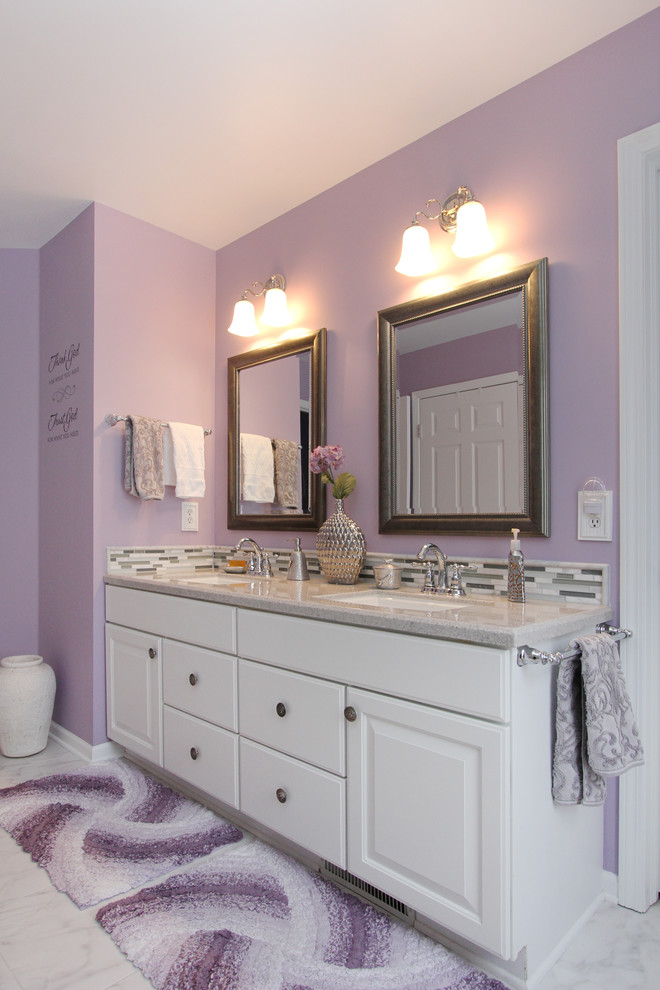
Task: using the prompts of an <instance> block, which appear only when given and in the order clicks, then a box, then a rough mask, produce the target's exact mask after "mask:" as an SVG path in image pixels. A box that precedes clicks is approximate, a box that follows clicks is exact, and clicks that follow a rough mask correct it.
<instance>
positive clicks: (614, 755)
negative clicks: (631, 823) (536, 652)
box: [552, 633, 644, 805]
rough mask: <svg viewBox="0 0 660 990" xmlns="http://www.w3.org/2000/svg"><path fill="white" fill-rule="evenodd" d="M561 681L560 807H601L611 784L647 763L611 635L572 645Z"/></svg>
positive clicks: (555, 775) (556, 769)
mask: <svg viewBox="0 0 660 990" xmlns="http://www.w3.org/2000/svg"><path fill="white" fill-rule="evenodd" d="M571 647H576V648H577V649H579V650H580V656H578V657H576V658H575V659H568V660H563V661H562V663H561V664H560V666H559V673H558V677H557V714H556V728H557V738H556V742H555V752H554V761H553V767H552V796H553V798H554V801H555V803H556V804H588V805H600V804H602V803H603V801H604V800H605V791H606V778H607V777H611V776H616V775H618V774H621V773H623V772H624V771H625V770H629V769H630V768H631V767H636V766H639V765H640V764H641V763H643V762H644V751H643V749H642V744H641V742H640V738H639V731H638V729H637V725H636V723H635V717H634V715H633V711H632V706H631V704H630V698H629V697H628V692H627V691H626V685H625V680H624V676H623V670H622V667H621V659H620V657H619V651H618V649H617V645H616V642H615V641H614V640H613V639H612V637H611V636H608V635H607V634H606V633H596V634H595V635H594V636H582V637H580V638H579V639H577V640H574V641H573V642H572V643H571Z"/></svg>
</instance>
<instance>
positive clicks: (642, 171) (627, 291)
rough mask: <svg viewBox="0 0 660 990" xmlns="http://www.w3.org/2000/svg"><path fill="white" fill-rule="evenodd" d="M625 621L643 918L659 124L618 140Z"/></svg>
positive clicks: (626, 866) (652, 745) (631, 809)
mask: <svg viewBox="0 0 660 990" xmlns="http://www.w3.org/2000/svg"><path fill="white" fill-rule="evenodd" d="M618 162H619V423H620V434H619V445H620V448H619V449H620V472H621V473H620V520H621V526H620V578H621V593H620V620H621V624H622V625H623V626H625V627H627V628H630V629H631V630H632V631H633V638H632V639H631V640H630V642H629V643H628V644H627V645H626V647H625V649H624V650H623V651H622V654H623V658H624V666H625V671H626V682H627V686H628V691H629V694H630V699H631V702H632V706H633V710H634V711H635V714H636V717H637V722H638V725H639V730H640V735H641V738H642V742H643V745H644V750H645V758H646V762H645V764H644V766H643V767H640V768H638V769H636V770H634V771H632V772H631V773H628V774H624V775H623V776H622V777H621V780H620V785H619V883H618V900H619V903H620V904H622V905H623V906H625V907H629V908H633V909H634V910H636V911H646V910H647V909H648V908H649V907H650V905H651V904H653V903H654V902H655V901H656V900H657V898H658V887H659V884H660V828H659V822H660V719H659V716H658V711H659V704H658V702H659V700H660V659H659V656H658V604H659V602H660V568H659V561H660V525H659V523H658V512H657V506H658V493H659V491H660V452H659V449H658V448H659V447H660V443H659V441H658V436H659V434H658V429H659V427H658V423H659V422H660V397H659V390H658V376H659V374H660V344H659V341H658V327H659V326H660V276H659V275H658V272H659V264H660V256H659V255H660V252H659V249H658V243H659V241H660V195H659V190H660V124H654V125H653V126H651V127H647V128H645V129H644V130H641V131H638V132H636V133H635V134H630V135H628V136H627V137H625V138H621V139H620V140H619V141H618Z"/></svg>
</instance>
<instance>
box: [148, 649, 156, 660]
mask: <svg viewBox="0 0 660 990" xmlns="http://www.w3.org/2000/svg"><path fill="white" fill-rule="evenodd" d="M155 656H156V651H155V650H154V648H153V646H150V647H149V658H150V659H151V660H153V659H154V657H155Z"/></svg>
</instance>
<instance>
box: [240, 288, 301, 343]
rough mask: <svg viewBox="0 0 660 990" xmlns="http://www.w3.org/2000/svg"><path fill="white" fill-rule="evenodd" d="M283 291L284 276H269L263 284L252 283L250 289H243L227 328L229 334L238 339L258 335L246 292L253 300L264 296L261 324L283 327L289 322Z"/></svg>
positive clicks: (252, 306) (252, 309)
mask: <svg viewBox="0 0 660 990" xmlns="http://www.w3.org/2000/svg"><path fill="white" fill-rule="evenodd" d="M285 290H286V279H285V278H284V275H271V276H270V278H268V279H266V281H265V282H253V283H252V288H249V289H244V291H243V295H242V296H241V298H240V299H239V300H238V302H237V303H236V305H235V306H234V318H233V320H232V322H231V325H230V326H229V327H228V330H229V333H235V334H237V335H238V336H239V337H254V336H255V334H257V333H259V328H258V327H257V321H256V317H255V313H254V304H253V303H252V302H251V301H250V300H249V299H248V297H247V294H248V292H249V293H250V295H252V296H254V297H255V298H256V297H257V296H263V295H264V294H265V301H264V311H263V315H262V317H261V321H262V323H265V324H266V325H267V326H269V327H285V326H286V325H287V323H289V322H290V317H289V311H288V309H287V304H286V291H285Z"/></svg>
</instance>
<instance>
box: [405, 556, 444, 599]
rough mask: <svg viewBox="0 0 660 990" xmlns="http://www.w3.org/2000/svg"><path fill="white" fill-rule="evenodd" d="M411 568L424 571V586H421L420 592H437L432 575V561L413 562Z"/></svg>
mask: <svg viewBox="0 0 660 990" xmlns="http://www.w3.org/2000/svg"><path fill="white" fill-rule="evenodd" d="M411 566H412V567H414V568H415V570H419V569H421V568H423V570H424V584H423V585H422V591H433V592H435V591H437V590H438V586H437V584H436V583H435V574H434V573H433V561H432V560H431V559H429V560H419V561H417V560H413V561H412V565H411Z"/></svg>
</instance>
